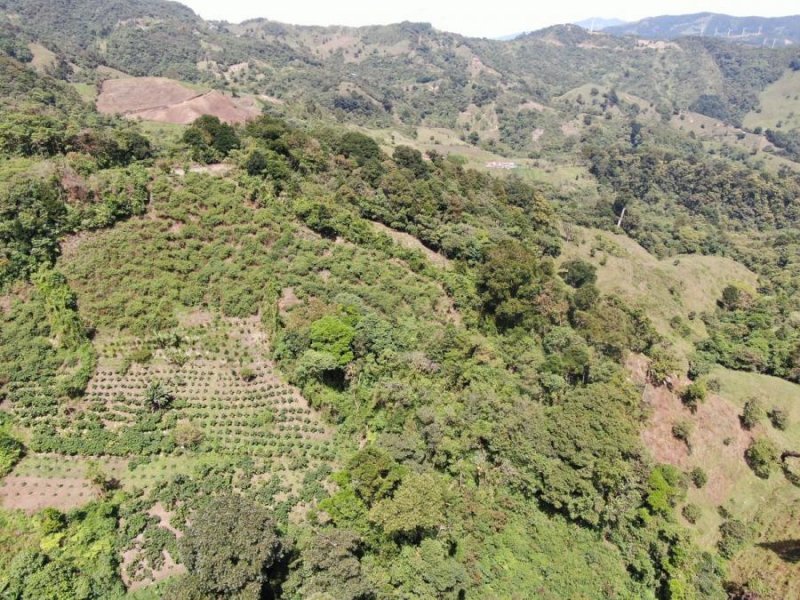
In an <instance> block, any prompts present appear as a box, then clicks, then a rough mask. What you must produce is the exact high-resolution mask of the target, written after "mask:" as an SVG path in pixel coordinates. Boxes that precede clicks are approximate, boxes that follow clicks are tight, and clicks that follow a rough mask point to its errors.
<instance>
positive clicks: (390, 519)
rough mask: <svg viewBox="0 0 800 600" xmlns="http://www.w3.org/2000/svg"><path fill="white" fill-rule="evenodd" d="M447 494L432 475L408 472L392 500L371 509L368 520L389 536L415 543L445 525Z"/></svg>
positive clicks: (387, 499)
mask: <svg viewBox="0 0 800 600" xmlns="http://www.w3.org/2000/svg"><path fill="white" fill-rule="evenodd" d="M448 497H449V492H448V490H447V487H446V485H445V482H444V481H443V479H442V478H441V476H439V475H435V474H433V473H410V474H409V475H407V476H406V477H405V478H404V479H403V481H402V483H401V484H400V487H398V488H397V491H396V492H395V493H394V495H393V496H392V497H391V498H385V499H383V500H381V501H380V502H378V503H377V504H376V505H375V506H373V507H372V510H371V511H370V519H371V520H372V521H374V522H375V523H378V524H379V525H380V526H381V528H382V529H383V531H384V533H386V534H387V535H388V536H393V537H396V538H399V539H406V540H410V541H417V540H419V539H420V538H422V537H424V536H427V535H431V534H433V533H435V532H436V531H437V530H438V529H439V527H443V526H444V525H445V523H446V522H447V509H448Z"/></svg>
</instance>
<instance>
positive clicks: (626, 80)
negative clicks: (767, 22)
mask: <svg viewBox="0 0 800 600" xmlns="http://www.w3.org/2000/svg"><path fill="white" fill-rule="evenodd" d="M100 6H101V5H100V4H99V3H98V2H96V1H93V0H81V1H69V2H67V1H64V2H60V3H52V2H39V1H38V0H15V1H13V2H12V1H8V0H6V1H5V2H3V3H2V4H0V7H2V9H0V10H2V11H3V13H4V18H5V19H6V21H7V23H8V27H11V28H16V29H18V30H19V32H20V34H21V35H23V36H26V37H27V39H28V41H38V42H40V43H42V44H43V45H44V46H46V47H48V48H49V49H50V50H52V51H53V52H55V53H56V59H57V64H60V65H61V69H62V71H64V73H65V74H67V76H68V77H69V78H70V79H72V80H73V81H87V82H91V81H94V80H95V79H96V77H97V74H96V71H95V68H96V67H97V66H98V65H106V66H108V67H112V68H113V69H116V70H118V71H122V72H124V73H128V74H131V75H164V76H168V77H173V78H177V79H183V80H192V81H195V82H207V83H210V84H213V85H217V86H225V87H226V88H227V89H231V90H234V91H237V92H239V93H247V92H252V93H257V94H266V95H268V96H270V97H275V98H278V99H281V100H284V101H291V102H293V103H301V104H303V105H304V106H308V107H309V109H311V110H312V111H313V109H314V108H316V109H317V110H323V111H325V112H327V113H328V114H333V115H335V116H338V117H339V118H344V119H347V120H349V121H355V122H360V123H365V124H366V123H369V124H373V125H375V124H384V125H388V124H392V123H394V122H395V121H397V120H399V121H401V122H402V123H405V124H408V125H419V124H424V125H429V126H435V127H436V126H441V127H447V128H450V129H461V130H462V131H464V133H465V135H466V134H468V133H469V131H466V125H468V124H471V123H472V121H474V120H480V119H478V117H481V118H483V119H484V120H489V121H492V120H493V121H499V123H498V124H497V125H496V126H499V128H500V129H501V131H502V130H503V129H513V128H517V127H518V126H519V125H518V123H517V122H516V120H517V119H516V113H518V112H519V111H520V110H524V109H525V107H526V106H530V104H528V103H530V102H536V103H544V104H551V103H553V102H555V101H556V99H557V98H558V97H560V96H561V95H563V94H564V93H566V92H568V91H569V90H571V89H574V88H576V87H579V86H581V85H583V84H585V83H587V82H589V81H591V82H592V83H593V84H596V85H602V86H605V87H610V88H616V89H617V91H625V92H628V93H631V94H634V95H636V96H638V97H641V98H642V99H644V100H646V101H648V102H650V103H653V104H654V105H655V106H657V107H658V110H659V111H660V112H662V113H663V114H665V115H668V114H670V113H671V112H672V111H673V110H681V109H686V108H688V107H695V106H696V107H699V108H700V109H701V112H702V111H703V110H704V107H707V106H711V105H713V106H714V107H716V108H713V109H709V110H713V112H714V114H713V115H711V116H715V117H720V116H723V117H724V118H726V119H727V120H729V121H730V122H732V123H738V122H739V120H740V119H741V118H742V117H743V116H744V115H745V114H746V113H747V112H748V111H750V110H751V109H753V108H755V104H754V103H755V99H754V97H755V95H756V94H757V93H758V91H760V90H761V89H763V88H764V87H765V86H766V85H768V84H769V83H770V82H772V81H774V80H776V79H777V78H778V77H780V74H781V72H782V71H783V69H785V68H786V67H787V66H788V65H789V64H790V62H791V60H792V59H793V58H795V57H796V53H793V52H792V51H791V50H790V49H787V50H782V51H780V52H763V51H761V50H758V49H745V48H741V47H737V46H732V45H730V44H726V43H725V42H724V41H722V40H719V39H716V40H715V39H709V38H700V39H682V40H677V41H676V42H675V43H674V44H670V45H667V46H658V45H655V46H649V45H648V44H647V43H644V44H643V43H642V42H640V41H637V40H636V39H635V38H617V37H614V36H610V35H606V34H602V33H600V34H590V33H589V32H587V31H586V30H584V29H581V28H579V27H577V26H559V27H555V28H550V29H546V30H542V31H539V32H534V33H531V34H527V35H525V36H521V37H519V38H517V39H515V40H512V41H505V42H504V41H495V40H485V39H471V38H465V37H462V36H459V35H455V34H450V33H446V32H440V31H437V30H435V29H433V28H432V27H431V26H429V25H426V24H416V23H402V24H397V25H389V26H380V27H363V28H341V27H333V28H322V27H298V26H292V25H284V24H280V23H275V22H271V21H265V20H254V21H249V22H245V23H242V24H240V25H232V24H227V23H208V22H203V21H202V20H200V19H198V18H197V17H196V16H195V15H193V14H192V13H191V11H188V10H187V9H185V8H183V7H180V5H177V4H174V3H167V2H159V1H156V0H151V1H149V2H146V3H136V4H131V3H125V2H121V1H119V2H112V3H102V9H101V8H100ZM59 59H60V62H58V60H59ZM242 65H246V67H247V68H246V69H243V68H242ZM234 71H235V72H234ZM104 76H106V77H107V76H108V74H107V73H106V74H105V75H104ZM528 112H529V110H528ZM476 113H477V116H476ZM528 116H529V117H530V118H532V116H531V115H528ZM473 117H474V118H473ZM540 120H542V119H540ZM528 145H530V144H528Z"/></svg>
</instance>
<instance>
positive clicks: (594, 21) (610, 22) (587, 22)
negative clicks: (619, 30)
mask: <svg viewBox="0 0 800 600" xmlns="http://www.w3.org/2000/svg"><path fill="white" fill-rule="evenodd" d="M625 23H626V21H623V20H622V19H605V18H603V17H592V18H590V19H584V20H583V21H576V22H574V23H570V24H571V25H577V26H579V27H583V28H584V29H586V30H587V31H602V30H604V29H605V28H606V27H615V26H618V25H625ZM534 31H535V30H533V29H531V30H529V31H520V32H518V33H512V34H511V35H503V36H500V37H498V38H496V39H498V40H500V41H504V42H508V41H511V40H515V39H517V38H518V37H520V36H522V35H526V34H528V33H533V32H534Z"/></svg>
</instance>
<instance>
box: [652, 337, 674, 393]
mask: <svg viewBox="0 0 800 600" xmlns="http://www.w3.org/2000/svg"><path fill="white" fill-rule="evenodd" d="M678 367H679V362H678V356H677V355H676V354H675V351H674V350H673V349H672V347H671V346H669V345H664V344H659V345H658V346H656V347H655V348H653V349H652V350H651V351H650V364H649V365H648V366H647V377H648V378H649V379H650V382H651V383H652V384H653V385H663V384H664V383H665V382H666V381H668V380H669V379H670V378H671V377H672V376H673V375H674V374H675V373H676V372H677V371H678Z"/></svg>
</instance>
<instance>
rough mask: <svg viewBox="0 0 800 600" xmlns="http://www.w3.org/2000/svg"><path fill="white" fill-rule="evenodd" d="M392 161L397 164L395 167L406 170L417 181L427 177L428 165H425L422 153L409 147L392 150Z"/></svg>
mask: <svg viewBox="0 0 800 600" xmlns="http://www.w3.org/2000/svg"><path fill="white" fill-rule="evenodd" d="M392 159H393V160H394V162H396V163H397V166H399V167H401V168H403V169H408V170H409V171H411V172H412V173H413V174H414V177H416V178H418V179H421V178H424V177H427V176H428V165H426V164H425V161H424V160H423V158H422V153H421V152H420V151H419V150H416V149H414V148H411V147H410V146H398V147H397V148H395V149H394V154H392Z"/></svg>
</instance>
